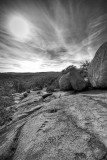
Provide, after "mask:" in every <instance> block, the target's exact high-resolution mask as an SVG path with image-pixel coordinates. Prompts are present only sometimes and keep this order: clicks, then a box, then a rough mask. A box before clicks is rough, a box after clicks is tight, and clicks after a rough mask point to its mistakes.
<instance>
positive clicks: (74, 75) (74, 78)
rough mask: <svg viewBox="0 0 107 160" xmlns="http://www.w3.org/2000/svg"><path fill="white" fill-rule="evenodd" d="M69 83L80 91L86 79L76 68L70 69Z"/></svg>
mask: <svg viewBox="0 0 107 160" xmlns="http://www.w3.org/2000/svg"><path fill="white" fill-rule="evenodd" d="M70 83H71V86H72V88H73V89H74V90H75V91H82V90H84V89H85V88H86V81H85V80H84V77H83V76H82V75H81V74H80V72H79V71H78V69H76V68H72V69H71V70H70Z"/></svg>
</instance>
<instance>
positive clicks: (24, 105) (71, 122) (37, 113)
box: [0, 90, 107, 160]
mask: <svg viewBox="0 0 107 160" xmlns="http://www.w3.org/2000/svg"><path fill="white" fill-rule="evenodd" d="M46 94H47V93H46V92H45V93H44V91H40V93H39V94H38V92H37V91H34V92H31V93H29V94H28V97H26V98H25V99H23V100H21V101H20V102H19V103H17V104H15V105H14V106H13V108H15V113H14V115H13V120H12V122H11V123H10V124H8V125H6V126H4V127H2V128H0V142H1V143H0V160H29V159H30V160H85V159H87V160H96V159H97V160H106V159H107V92H106V91H100V90H95V91H94V90H93V91H87V92H82V93H78V94H73V93H72V91H71V92H62V91H57V92H54V93H53V94H51V95H49V94H48V95H47V96H44V95H46ZM43 97H45V98H43Z"/></svg>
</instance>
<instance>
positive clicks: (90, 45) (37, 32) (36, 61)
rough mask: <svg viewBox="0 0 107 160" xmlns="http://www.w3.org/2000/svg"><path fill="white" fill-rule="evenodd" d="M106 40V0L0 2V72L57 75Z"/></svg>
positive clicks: (90, 57) (79, 61)
mask: <svg viewBox="0 0 107 160" xmlns="http://www.w3.org/2000/svg"><path fill="white" fill-rule="evenodd" d="M106 41H107V0H0V72H45V71H61V70H62V69H64V68H66V67H68V66H69V65H75V66H77V67H78V66H80V65H81V63H82V62H84V61H85V60H90V61H91V59H92V58H93V57H94V55H95V53H96V51H97V50H98V48H99V47H100V46H101V45H102V44H103V43H104V42H106Z"/></svg>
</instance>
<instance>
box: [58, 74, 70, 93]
mask: <svg viewBox="0 0 107 160" xmlns="http://www.w3.org/2000/svg"><path fill="white" fill-rule="evenodd" d="M59 87H60V90H62V91H68V90H72V86H71V83H70V73H67V74H64V75H62V77H61V78H60V79H59Z"/></svg>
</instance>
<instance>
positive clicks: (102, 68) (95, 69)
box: [88, 42, 107, 88]
mask: <svg viewBox="0 0 107 160" xmlns="http://www.w3.org/2000/svg"><path fill="white" fill-rule="evenodd" d="M88 77H89V81H90V83H91V84H92V86H93V87H95V88H107V42H106V43H104V44H103V45H102V46H101V47H100V48H99V49H98V51H97V52H96V54H95V56H94V58H93V60H92V62H91V64H90V66H89V69H88Z"/></svg>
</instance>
